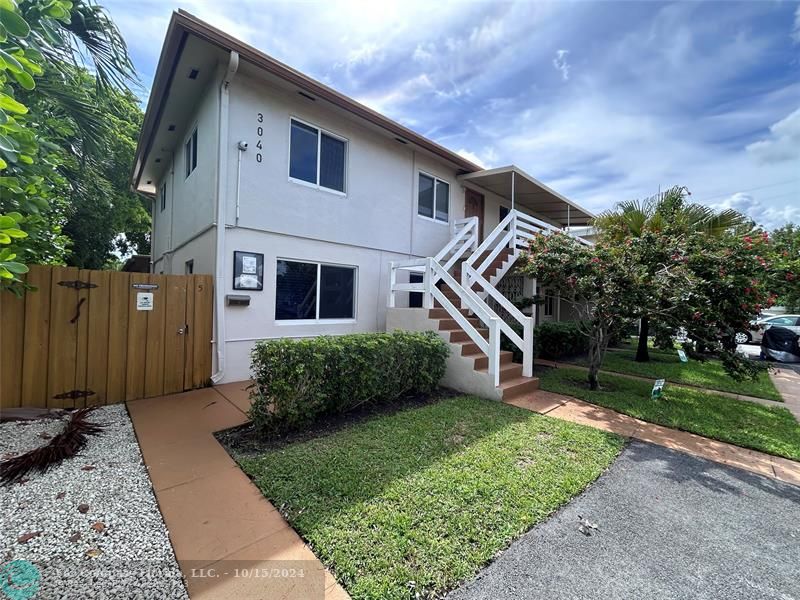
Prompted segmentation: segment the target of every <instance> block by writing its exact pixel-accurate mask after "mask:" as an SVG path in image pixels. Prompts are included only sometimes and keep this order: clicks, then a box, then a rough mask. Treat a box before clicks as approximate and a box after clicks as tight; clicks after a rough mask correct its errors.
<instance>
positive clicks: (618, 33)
mask: <svg viewBox="0 0 800 600" xmlns="http://www.w3.org/2000/svg"><path fill="white" fill-rule="evenodd" d="M104 4H106V5H107V6H109V7H110V10H111V14H112V16H113V17H114V19H115V20H116V21H117V22H118V23H119V24H120V26H121V27H122V30H123V34H124V35H125V37H126V39H127V40H128V41H129V43H130V45H131V48H132V50H133V51H134V54H135V56H136V59H137V61H136V62H137V66H138V67H140V69H141V72H142V78H143V80H144V83H145V85H146V86H147V85H149V79H150V78H151V77H152V72H153V70H154V68H155V62H156V60H157V59H158V52H159V48H160V40H161V39H162V36H163V32H164V31H165V29H166V23H167V21H168V18H169V11H170V10H171V8H172V7H173V6H174V7H176V8H177V0H163V1H159V2H156V1H155V0H145V1H144V2H141V3H130V2H129V1H128V0H106V2H104ZM182 5H183V6H184V7H185V8H187V9H188V10H189V11H190V12H193V13H195V14H197V15H198V16H199V17H200V18H203V19H205V20H207V21H209V22H211V23H212V24H214V25H215V26H218V27H220V28H222V29H224V30H226V31H228V32H229V33H231V34H233V35H236V36H239V37H242V39H244V40H245V41H247V42H248V43H250V44H252V45H254V46H255V47H257V48H259V49H261V50H263V51H265V52H266V53H268V54H270V55H272V56H275V57H276V58H277V59H278V60H282V61H284V62H286V63H287V64H289V65H291V66H293V67H295V68H297V69H299V70H301V71H303V72H305V73H308V74H309V75H310V76H312V77H315V78H317V79H320V80H322V81H324V82H326V83H327V84H329V85H331V86H332V87H334V88H336V89H338V90H340V91H342V92H343V93H345V94H348V95H350V96H352V97H355V98H357V99H359V100H361V101H362V102H364V103H365V104H367V105H369V106H371V107H373V108H375V109H377V110H379V111H381V112H383V113H384V114H386V115H387V116H389V117H391V118H394V119H396V120H398V121H400V122H402V123H404V124H406V125H408V126H409V127H413V128H414V129H415V130H417V131H419V132H420V133H422V134H424V135H428V136H430V137H432V138H433V139H435V140H436V141H438V142H440V143H443V144H445V145H447V146H448V147H450V148H454V149H460V150H459V152H460V153H461V154H462V155H464V156H466V157H468V158H469V159H470V160H473V161H476V162H478V163H480V164H483V165H487V166H490V165H493V166H500V165H505V164H510V163H514V164H517V165H519V166H520V167H522V168H523V169H525V170H526V171H528V172H529V173H531V174H532V175H533V176H534V177H537V178H538V179H540V180H542V181H544V182H545V183H547V184H548V185H551V186H552V187H554V188H555V189H557V190H558V191H559V192H562V193H563V194H565V195H566V196H567V197H570V198H572V199H574V200H575V201H577V202H578V203H580V204H582V205H584V206H586V207H587V208H590V209H594V210H602V209H605V208H608V207H610V206H611V205H612V204H613V203H614V202H617V201H619V200H625V199H630V198H636V197H645V196H649V195H651V194H653V193H655V192H656V191H657V190H658V187H659V185H661V187H662V188H663V187H667V186H669V185H673V184H682V185H687V186H689V188H690V189H691V190H692V193H693V199H695V200H696V201H704V199H708V200H709V201H714V202H717V203H720V202H724V201H727V200H723V201H721V200H720V198H725V199H728V200H730V202H731V203H739V204H741V205H743V203H744V202H746V200H745V199H742V198H740V196H742V195H743V194H740V195H737V196H735V193H736V192H746V191H747V190H754V189H756V190H758V191H756V192H752V193H749V196H747V197H748V198H750V199H751V200H752V202H750V204H748V205H747V210H748V211H750V212H748V214H753V213H757V214H760V215H763V217H762V219H766V220H770V221H774V222H777V221H779V220H780V219H784V218H786V219H789V218H794V219H795V220H798V218H799V217H798V216H797V215H796V213H793V212H791V211H787V210H786V209H785V207H786V205H787V204H790V203H791V202H793V201H794V202H796V200H797V197H796V196H791V195H790V194H789V193H788V190H786V189H785V188H784V189H783V190H780V189H777V190H776V189H774V188H770V187H767V189H766V190H761V188H763V187H765V186H769V185H771V184H774V183H775V182H783V181H787V180H789V179H792V178H794V179H795V180H796V179H797V177H798V175H797V173H796V171H797V160H796V154H795V155H794V156H795V159H794V160H792V159H791V158H789V159H788V160H787V159H786V158H788V157H790V156H791V151H792V147H794V148H797V147H798V146H800V144H799V143H798V138H797V137H796V135H797V131H798V122H797V120H798V117H797V114H796V112H797V110H798V105H799V104H800V103H799V102H798V98H800V82H797V79H796V77H794V75H795V70H796V68H797V60H796V50H797V46H795V45H794V43H793V39H792V38H790V37H789V36H788V35H787V33H789V32H787V28H789V29H790V30H791V27H792V25H793V22H794V24H795V25H796V26H795V30H794V31H793V32H792V34H793V36H794V41H797V42H798V43H800V9H796V7H795V6H794V5H788V4H786V3H764V2H754V3H734V4H732V5H730V6H729V7H728V8H726V10H724V11H719V10H718V8H717V7H715V6H713V5H712V4H708V3H673V4H666V5H662V4H660V3H659V4H655V3H645V4H641V5H637V9H638V10H637V11H623V12H621V13H614V14H611V13H610V12H609V11H608V10H607V9H606V8H603V7H602V5H597V4H596V3H580V2H579V3H558V2H552V3H531V2H527V1H517V2H503V3H489V2H463V0H462V1H458V0H452V1H449V0H443V1H442V2H436V3H430V2H423V1H422V0H406V1H402V0H385V1H382V2H372V1H370V0H343V1H341V2H338V1H337V2H329V3H313V4H310V3H303V2H299V3H298V2H285V1H264V0H237V1H236V2H234V1H233V0H215V1H214V2H211V1H210V0H182ZM143 24H144V25H143ZM421 24H424V26H421ZM431 24H433V25H431ZM143 32H145V33H143ZM156 40H158V42H156ZM576 57H580V63H576V64H574V65H572V64H571V62H576V60H577V58H576ZM572 67H575V68H572ZM563 81H569V85H563V84H562V82H563ZM793 111H794V112H793ZM779 159H783V160H779ZM795 189H797V187H796V186H795ZM734 196H735V197H734ZM753 216H756V215H755V214H753Z"/></svg>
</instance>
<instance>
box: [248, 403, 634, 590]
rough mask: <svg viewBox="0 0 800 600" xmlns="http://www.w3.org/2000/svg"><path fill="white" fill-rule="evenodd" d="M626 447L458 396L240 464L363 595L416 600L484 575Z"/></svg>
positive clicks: (578, 429)
mask: <svg viewBox="0 0 800 600" xmlns="http://www.w3.org/2000/svg"><path fill="white" fill-rule="evenodd" d="M623 443H624V441H623V439H622V438H620V437H619V436H615V435H612V434H608V433H604V432H601V431H598V430H595V429H591V428H588V427H583V426H579V425H575V424H573V423H566V422H563V421H559V420H556V419H551V418H548V417H543V416H541V415H537V414H534V413H531V412H529V411H526V410H523V409H519V408H516V407H514V406H510V405H506V404H502V403H499V402H493V401H489V400H482V399H480V398H475V397H471V396H459V397H456V398H450V399H446V400H443V401H441V402H438V403H436V404H432V405H428V406H424V407H422V408H416V409H410V410H404V411H401V412H398V413H394V414H389V415H384V416H380V417H376V418H373V419H370V420H368V421H365V422H362V423H359V424H356V425H354V426H352V427H350V428H348V429H344V430H341V431H338V432H336V433H333V434H331V435H327V436H324V437H319V438H316V439H312V440H309V441H305V442H301V443H296V444H292V445H290V446H286V447H285V448H283V449H279V450H275V451H271V452H266V453H264V454H262V455H260V456H252V455H247V456H244V455H242V456H236V459H237V461H238V462H239V464H240V465H241V467H242V469H243V470H244V471H245V472H246V473H248V474H249V475H250V476H251V477H252V478H253V480H254V482H255V484H256V485H257V486H258V487H259V489H261V491H262V492H263V494H264V495H265V496H266V497H267V498H269V499H270V500H271V501H272V502H273V503H274V504H275V506H277V507H279V508H280V510H281V512H282V513H283V514H284V516H285V517H286V518H287V520H288V521H289V522H290V523H291V524H292V526H293V527H294V528H295V529H296V530H297V531H298V532H299V533H300V534H301V535H302V536H303V537H304V538H305V539H306V540H307V541H308V542H309V543H310V545H311V546H312V548H313V549H314V552H315V553H316V554H317V556H318V557H319V558H320V559H321V560H322V561H323V562H324V563H325V564H326V565H327V566H329V567H330V568H331V569H332V570H333V572H334V573H335V575H336V577H337V579H338V580H339V581H340V582H341V583H342V584H343V585H344V586H345V588H346V589H347V591H348V592H349V593H350V595H351V596H352V597H353V598H354V599H355V600H359V599H364V598H376V599H377V598H380V599H400V598H403V599H407V598H414V597H415V594H417V593H419V594H420V597H423V598H424V597H434V596H435V595H436V594H442V593H443V592H445V591H447V590H448V589H451V588H452V587H454V586H455V585H456V584H458V583H459V582H460V581H462V580H464V579H466V578H468V577H470V576H472V575H474V574H475V573H476V572H477V570H478V568H479V567H480V566H481V565H483V564H485V563H486V562H487V561H489V560H490V559H491V558H492V557H493V556H494V555H495V554H496V553H497V552H498V551H499V550H501V549H503V548H505V547H506V546H508V544H509V543H510V542H511V541H512V540H513V539H514V538H516V537H518V536H519V535H520V534H522V533H523V532H525V531H527V530H528V529H530V528H531V527H532V526H533V525H535V524H536V523H539V522H540V521H542V520H543V519H545V518H546V517H547V516H548V515H549V514H551V513H552V512H553V511H555V510H556V509H557V508H558V507H560V506H561V505H563V504H564V503H566V502H567V501H568V500H569V499H570V498H572V497H573V496H574V495H575V494H577V493H579V492H581V491H582V490H583V489H585V488H586V486H587V485H589V483H591V482H592V481H594V480H595V479H596V478H597V477H598V476H599V475H600V474H601V473H602V472H603V470H604V469H606V467H608V465H609V464H610V463H611V462H612V461H613V460H614V458H615V457H616V455H617V454H618V453H619V451H620V449H621V448H622V446H623Z"/></svg>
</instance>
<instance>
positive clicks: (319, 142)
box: [286, 115, 350, 262]
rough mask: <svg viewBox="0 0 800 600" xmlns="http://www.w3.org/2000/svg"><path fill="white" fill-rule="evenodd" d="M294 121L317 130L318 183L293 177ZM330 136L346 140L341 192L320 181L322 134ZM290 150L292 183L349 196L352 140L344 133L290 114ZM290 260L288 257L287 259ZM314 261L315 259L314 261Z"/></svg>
mask: <svg viewBox="0 0 800 600" xmlns="http://www.w3.org/2000/svg"><path fill="white" fill-rule="evenodd" d="M292 121H297V122H298V123H300V124H301V125H305V126H306V127H313V128H314V129H316V130H317V183H311V182H310V181H305V180H303V179H297V178H296V177H292V175H291V173H292ZM323 133H324V134H325V135H327V136H330V137H332V138H334V139H336V140H339V141H340V142H344V191H343V192H340V191H339V190H334V189H333V188H329V187H325V186H324V185H320V183H319V170H320V164H321V162H322V134H323ZM288 148H289V152H288V153H287V158H286V175H287V176H288V177H289V181H290V182H292V183H297V184H299V185H304V186H306V187H310V188H312V189H315V190H321V191H323V192H327V193H329V194H334V195H336V196H342V197H344V198H346V197H347V190H348V189H349V188H350V185H349V184H350V182H349V181H348V177H347V173H348V172H349V171H350V168H349V162H350V140H349V139H347V138H346V137H344V136H343V135H339V134H338V133H334V132H332V131H329V130H327V129H325V128H324V127H320V126H319V125H317V124H315V123H311V122H309V121H306V120H304V119H301V118H299V117H295V116H294V115H290V116H289V144H288ZM286 260H288V259H286ZM312 262H313V261H312Z"/></svg>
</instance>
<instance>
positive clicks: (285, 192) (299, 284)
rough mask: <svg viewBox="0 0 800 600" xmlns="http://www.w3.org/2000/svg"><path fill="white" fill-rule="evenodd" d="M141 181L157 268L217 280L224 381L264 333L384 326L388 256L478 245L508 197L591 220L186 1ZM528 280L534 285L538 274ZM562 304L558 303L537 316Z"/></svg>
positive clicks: (243, 366)
mask: <svg viewBox="0 0 800 600" xmlns="http://www.w3.org/2000/svg"><path fill="white" fill-rule="evenodd" d="M132 180H133V187H134V188H135V189H136V190H137V191H139V192H142V193H145V194H149V195H151V196H152V197H153V198H154V202H153V207H154V208H153V234H152V265H153V272H155V273H168V274H183V273H189V272H194V273H211V274H213V275H215V278H216V280H215V281H216V299H217V304H218V306H217V308H216V313H215V314H216V316H215V340H214V343H215V344H216V352H215V361H216V367H215V368H216V371H217V375H216V377H215V380H218V381H235V380H241V379H245V378H247V377H248V375H249V364H250V360H249V353H250V350H251V348H252V346H253V344H254V343H255V341H256V340H260V339H265V338H278V337H292V338H300V337H308V336H315V335H320V334H344V333H351V332H365V331H383V330H385V328H386V327H387V310H388V309H387V305H388V304H389V302H390V301H389V298H390V276H392V277H394V275H390V271H392V272H393V273H396V272H397V269H395V270H394V271H393V270H392V268H391V266H390V263H392V262H398V261H408V260H409V259H412V260H413V259H422V258H427V257H434V256H437V253H440V251H441V250H442V249H443V248H444V247H445V246H446V245H448V243H449V242H450V240H451V239H452V237H453V236H454V235H455V234H457V233H458V232H460V231H462V230H463V229H464V228H465V227H467V226H469V227H472V224H473V223H477V225H476V226H475V228H474V229H473V230H470V232H471V233H469V234H466V233H462V234H459V235H462V238H460V239H461V241H463V240H466V239H467V238H469V244H470V251H471V250H473V249H474V248H475V247H476V246H477V244H478V242H479V241H480V240H481V239H487V240H489V239H490V238H491V239H494V237H497V231H498V230H497V225H498V223H500V222H501V221H502V220H503V219H504V218H505V217H506V216H507V215H508V214H509V211H510V210H511V209H512V204H513V207H514V208H516V209H517V210H518V211H522V212H524V213H526V214H528V215H531V216H532V217H534V218H535V219H536V223H539V224H541V225H542V226H543V227H552V228H562V227H564V226H567V225H576V226H580V225H586V224H587V223H588V222H589V220H590V218H591V216H592V215H591V214H589V213H588V212H587V211H585V210H584V209H582V208H580V207H579V206H577V205H576V204H574V203H572V202H570V201H569V200H567V199H566V198H564V197H562V196H560V195H559V194H557V193H556V192H554V191H553V190H550V189H549V188H547V187H546V186H544V185H542V184H541V183H539V182H537V181H536V180H535V179H533V178H532V177H530V176H528V175H527V174H525V173H524V172H523V171H521V170H520V169H518V168H516V167H506V168H501V169H491V170H482V169H481V168H480V167H478V166H477V165H475V164H473V163H471V162H470V161H468V160H466V159H465V158H463V157H461V156H459V155H458V154H456V153H454V152H452V151H450V150H447V149H445V148H443V147H442V146H440V145H438V144H436V143H435V142H433V141H431V140H428V139H426V138H424V137H422V136H420V135H418V134H416V133H414V132H413V131H411V130H409V129H407V128H405V127H403V126H401V125H399V124H397V123H395V122H394V121H391V120H389V119H387V118H386V117H384V116H382V115H380V114H378V113H376V112H375V111H373V110H371V109H369V108H367V107H365V106H363V105H361V104H359V103H357V102H355V101H353V100H351V99H349V98H347V97H345V96H343V95H342V94H340V93H338V92H336V91H334V90H332V89H330V88H328V87H326V86H324V85H322V84H320V83H318V82H316V81H314V80H312V79H310V78H309V77H307V76H305V75H303V74H301V73H299V72H297V71H295V70H293V69H291V68H290V67H287V66H285V65H283V64H281V63H279V62H277V61H276V60H274V59H272V58H270V57H268V56H266V55H265V54H263V53H261V52H259V51H258V50H256V49H254V48H252V47H250V46H248V45H246V44H244V43H242V42H240V41H238V40H236V39H234V38H232V37H230V36H228V35H227V34H225V33H223V32H221V31H219V30H217V29H215V28H213V27H212V26H210V25H208V24H206V23H203V22H202V21H199V20H198V19H196V18H195V17H194V16H192V15H190V14H188V13H186V12H183V11H180V12H177V13H174V14H173V16H172V20H171V22H170V25H169V29H168V31H167V37H166V41H165V43H164V47H163V50H162V53H161V58H160V61H159V65H158V70H157V73H156V76H155V80H154V83H153V88H152V92H151V95H150V100H149V103H148V107H147V113H146V115H145V120H144V126H143V130H142V134H141V137H140V139H139V145H138V148H137V152H136V163H135V166H134V169H133V173H132ZM516 215H517V211H514V214H513V215H511V217H513V221H514V223H516V218H517V217H516ZM469 217H475V219H471V220H470V219H469ZM511 217H509V218H511ZM465 219H467V220H466V221H465ZM507 223H511V221H509V220H507ZM218 224H222V225H224V226H222V227H218V226H217V225H218ZM510 226H511V225H507V227H510ZM515 231H516V230H515ZM473 234H474V235H473ZM469 235H473V237H469ZM493 235H494V237H492V236H493ZM514 239H515V240H516V239H517V238H516V237H515V238H514ZM520 239H521V238H520ZM459 243H460V242H459ZM508 252H511V251H510V250H509V251H508ZM508 252H507V254H508ZM450 254H451V255H452V253H450ZM512 254H514V256H515V253H512ZM468 256H469V253H465V254H462V255H461V256H460V257H457V258H459V260H458V261H455V262H453V264H451V265H449V269H450V270H451V272H455V271H454V270H453V269H455V268H456V267H457V266H458V264H460V262H461V260H463V259H464V258H467V257H468ZM476 258H477V257H476ZM499 258H500V257H499V255H498V260H499ZM494 262H496V261H494ZM501 262H502V261H501ZM509 262H513V261H508V260H506V261H505V263H509ZM505 263H503V264H505ZM507 266H508V265H506V267H507ZM487 268H488V266H487ZM504 268H505V267H503V268H501V267H500V264H499V263H498V265H497V274H498V275H499V277H500V278H501V279H502V275H503V274H504V270H503V269H504ZM505 270H507V268H505ZM400 271H401V273H400V276H399V278H396V281H398V282H401V283H400V284H399V285H398V287H396V288H395V291H396V293H392V294H391V296H392V302H394V306H395V310H400V308H401V307H408V306H409V305H410V306H412V307H413V306H419V305H420V304H423V303H424V304H431V302H432V299H431V298H432V297H431V294H432V292H430V291H427V292H426V291H425V290H426V288H425V283H423V282H420V283H418V284H417V283H414V285H412V286H411V287H412V288H413V290H408V289H399V288H401V287H403V285H405V286H406V287H408V284H407V283H405V284H403V282H408V281H412V282H419V281H420V280H424V278H425V277H426V273H428V271H426V270H425V267H420V266H415V267H411V268H405V267H401V268H400ZM456 275H458V276H460V274H459V273H456ZM427 276H429V275H427ZM499 281H500V279H498V285H499V286H500V287H501V288H502V287H503V285H504V284H500V283H499ZM414 286H416V287H414ZM439 286H441V284H439ZM516 288H525V290H523V291H527V292H528V293H533V282H530V281H527V282H525V281H521V280H518V281H517V284H516ZM458 293H466V292H463V290H462V292H458V291H457V293H456V296H458ZM482 294H483V295H484V296H485V295H486V292H485V291H484V292H482ZM406 310H411V311H413V310H414V309H408V308H406ZM416 310H417V311H423V310H426V309H422V308H418V309H416ZM559 311H560V308H559V307H557V306H555V305H554V303H553V301H552V300H551V301H549V304H547V303H546V304H545V305H544V306H543V307H540V313H541V315H540V316H541V318H542V319H545V318H553V319H554V318H557V316H558V313H559ZM420 314H421V313H420ZM390 326H393V324H390ZM472 335H473V336H474V332H473V333H472Z"/></svg>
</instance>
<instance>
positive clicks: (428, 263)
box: [389, 210, 591, 387]
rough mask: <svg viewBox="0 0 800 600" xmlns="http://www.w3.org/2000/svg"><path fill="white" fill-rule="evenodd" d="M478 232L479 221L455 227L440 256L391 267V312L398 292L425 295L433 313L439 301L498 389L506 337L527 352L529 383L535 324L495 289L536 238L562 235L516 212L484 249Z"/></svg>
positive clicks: (472, 219)
mask: <svg viewBox="0 0 800 600" xmlns="http://www.w3.org/2000/svg"><path fill="white" fill-rule="evenodd" d="M478 227H479V222H478V219H477V217H469V218H466V219H459V220H457V221H454V223H453V225H452V229H451V233H452V237H451V239H450V241H449V242H448V243H447V244H446V245H445V247H444V248H442V249H441V250H440V251H439V252H438V253H437V254H436V256H433V257H430V258H418V259H410V260H404V261H395V262H392V263H390V268H389V272H390V279H389V307H390V308H394V307H395V306H396V293H397V292H417V293H421V294H422V298H423V300H422V306H423V307H424V308H427V309H430V308H433V304H434V300H435V301H437V302H438V303H439V305H440V306H441V307H442V308H443V309H444V310H445V311H446V312H447V314H448V316H449V317H450V318H452V319H453V320H454V321H455V322H456V323H457V324H458V325H459V327H461V329H462V330H463V331H464V332H465V333H466V334H467V336H469V339H470V340H472V342H473V343H474V344H475V345H476V346H477V347H478V349H480V351H481V352H483V353H484V354H486V355H487V356H488V357H489V369H488V370H489V375H490V376H491V377H492V381H493V382H494V385H495V387H496V386H498V385H500V337H501V334H503V335H505V336H506V337H507V338H508V339H509V340H510V341H511V342H512V343H513V344H514V345H515V346H517V348H519V349H520V350H521V351H522V374H523V375H524V376H526V377H531V376H533V318H532V317H529V316H527V315H525V314H523V312H522V311H521V310H519V308H517V307H516V306H514V304H512V303H511V301H510V300H509V299H508V298H506V297H505V296H503V294H501V293H500V292H499V291H498V290H497V288H496V287H495V285H494V284H495V283H496V282H497V281H499V280H500V279H501V278H502V276H503V275H504V274H505V273H506V272H507V271H508V270H509V269H510V268H511V266H512V265H513V264H514V262H515V261H516V259H517V256H519V251H520V249H524V248H526V247H527V246H528V242H529V241H530V240H531V239H532V238H533V237H534V235H535V234H536V233H545V234H548V233H552V232H555V231H561V230H560V229H559V228H557V227H555V226H553V225H551V224H549V223H546V222H545V221H541V220H539V219H537V218H535V217H531V216H530V215H526V214H525V213H521V212H519V211H517V210H511V211H510V212H509V214H508V215H507V216H506V217H505V218H504V219H503V220H502V221H501V222H500V224H498V225H497V227H495V229H494V230H493V231H492V232H491V233H490V234H489V235H488V236H487V237H486V239H485V240H484V241H483V242H482V243H481V244H478ZM575 237H576V239H577V240H578V241H579V242H581V243H583V244H588V245H591V242H589V241H587V240H584V239H582V238H580V237H577V236H575ZM506 249H508V250H510V251H511V253H510V256H509V258H508V260H506V261H504V262H503V264H502V266H501V268H500V269H498V270H497V272H496V273H495V274H494V275H493V276H492V277H491V278H490V279H487V278H486V277H485V274H486V271H487V270H488V269H489V267H490V265H492V263H493V262H494V261H495V260H496V259H497V257H498V256H500V254H501V253H502V252H503V251H504V250H506ZM465 256H466V259H465V260H464V262H463V264H462V270H461V281H460V282H459V281H456V279H455V278H454V277H453V276H452V275H451V274H450V270H451V269H452V268H453V267H454V266H455V265H456V264H457V262H458V261H459V260H460V259H462V258H463V257H465ZM481 257H483V258H481ZM400 271H409V272H416V273H422V274H423V278H422V282H421V283H398V272H400ZM440 281H441V282H443V283H444V284H446V285H447V286H448V287H449V288H450V289H451V290H452V291H453V292H454V293H455V294H456V297H457V298H458V304H459V306H456V304H454V303H453V302H452V301H451V300H450V298H448V297H447V296H446V295H445V294H444V293H443V292H442V291H441V290H440V289H439V288H438V287H437V284H438V283H439V282H440ZM476 286H477V289H475V287H476ZM489 297H491V298H492V299H493V300H494V301H495V302H497V303H498V304H499V305H500V306H501V307H502V308H503V309H504V310H505V311H506V312H507V313H508V314H509V315H510V316H511V317H512V318H513V319H514V320H515V321H516V322H517V323H519V324H520V325H521V327H522V336H521V337H520V335H519V334H518V333H517V332H516V331H515V330H514V328H513V327H512V326H511V325H509V324H508V323H506V322H505V321H504V320H503V319H501V318H500V317H498V316H497V314H496V313H495V312H494V310H492V308H491V307H490V306H489V304H488V303H487V302H486V299H487V298H489ZM463 309H468V310H469V311H470V312H471V313H472V315H473V316H474V317H475V318H477V319H478V321H479V322H480V323H481V324H482V325H483V326H484V327H486V328H488V330H489V338H488V339H486V338H484V337H483V335H481V333H480V332H479V331H478V329H479V327H476V326H475V325H473V324H472V323H471V322H470V321H469V319H468V318H467V317H466V316H465V315H464V313H463Z"/></svg>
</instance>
